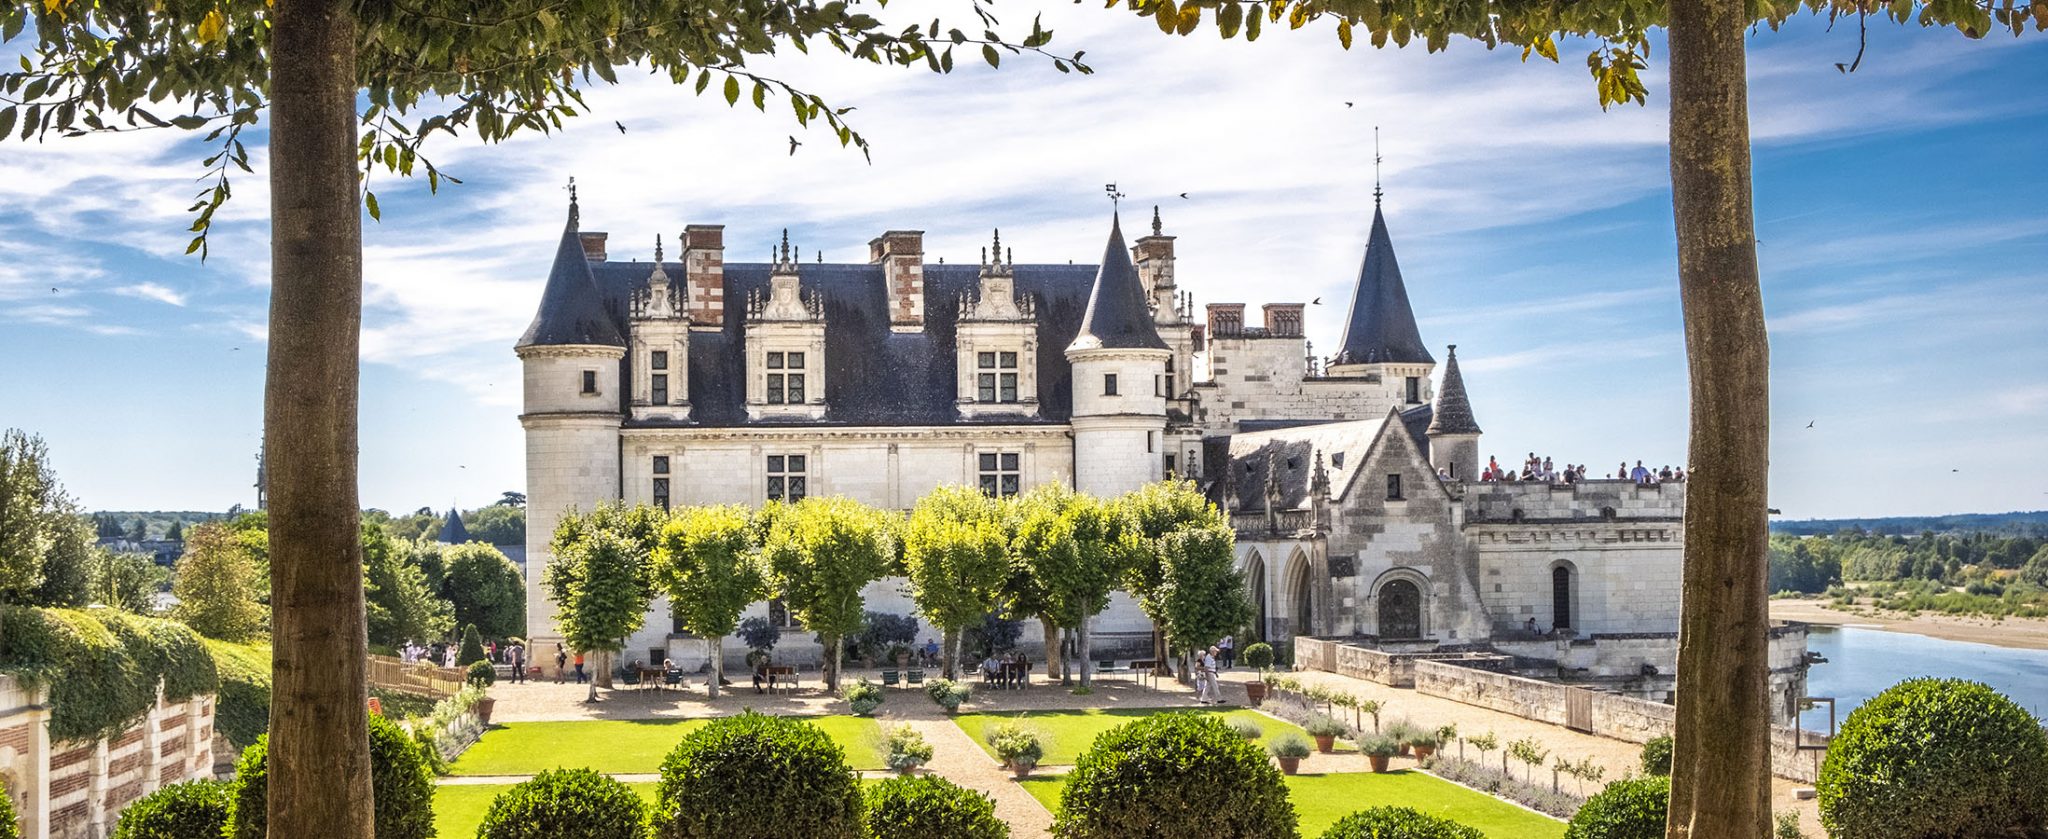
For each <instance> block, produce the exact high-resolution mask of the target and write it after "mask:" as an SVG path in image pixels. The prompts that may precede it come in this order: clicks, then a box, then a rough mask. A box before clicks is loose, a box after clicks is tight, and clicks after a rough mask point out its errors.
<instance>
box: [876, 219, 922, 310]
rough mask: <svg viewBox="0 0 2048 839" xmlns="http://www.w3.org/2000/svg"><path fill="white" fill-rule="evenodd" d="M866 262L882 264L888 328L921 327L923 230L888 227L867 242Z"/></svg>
mask: <svg viewBox="0 0 2048 839" xmlns="http://www.w3.org/2000/svg"><path fill="white" fill-rule="evenodd" d="M868 262H869V263H871V264H875V265H880V266H882V282H883V284H884V286H885V287H886V288H887V289H888V292H889V328H890V329H891V330H893V331H896V332H920V331H923V330H924V231H922V230H891V231H888V232H886V233H883V234H882V235H881V237H880V238H877V239H874V240H873V241H870V242H868Z"/></svg>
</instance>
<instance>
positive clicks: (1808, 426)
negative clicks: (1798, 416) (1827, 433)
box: [1806, 420, 1820, 428]
mask: <svg viewBox="0 0 2048 839" xmlns="http://www.w3.org/2000/svg"><path fill="white" fill-rule="evenodd" d="M1816 422H1820V420H1807V421H1806V427H1807V428H1812V427H1813V424H1814V423H1816Z"/></svg>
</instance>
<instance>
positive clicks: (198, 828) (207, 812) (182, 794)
mask: <svg viewBox="0 0 2048 839" xmlns="http://www.w3.org/2000/svg"><path fill="white" fill-rule="evenodd" d="M234 801H235V798H234V790H233V788H232V785H231V784H229V783H227V782H226V781H205V780H202V781H187V782H185V783H182V784H172V785H170V786H167V787H164V788H162V789H159V790H157V791H156V792H152V793H150V794H148V795H145V796H143V797H141V798H138V799H135V802H134V803H132V804H129V805H128V809H126V810H122V811H121V821H120V823H119V824H118V825H116V826H115V827H114V834H113V839H212V837H218V836H220V835H221V830H222V829H223V828H224V827H226V826H227V823H228V810H229V809H231V808H232V807H233V806H234Z"/></svg>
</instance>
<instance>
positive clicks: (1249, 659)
mask: <svg viewBox="0 0 2048 839" xmlns="http://www.w3.org/2000/svg"><path fill="white" fill-rule="evenodd" d="M1244 663H1246V664H1249V665H1251V666H1252V667H1253V668H1254V669H1257V670H1258V671H1259V678H1256V679H1253V680H1251V681H1249V682H1245V683H1244V698H1245V700H1246V701H1247V702H1249V703H1250V704H1251V706H1252V707H1254V708H1257V707H1259V703H1261V702H1264V701H1266V671H1268V670H1270V669H1272V667H1273V645H1271V644H1267V643H1265V642H1263V641H1262V642H1260V643H1257V644H1253V645H1251V646H1249V647H1246V648H1244Z"/></svg>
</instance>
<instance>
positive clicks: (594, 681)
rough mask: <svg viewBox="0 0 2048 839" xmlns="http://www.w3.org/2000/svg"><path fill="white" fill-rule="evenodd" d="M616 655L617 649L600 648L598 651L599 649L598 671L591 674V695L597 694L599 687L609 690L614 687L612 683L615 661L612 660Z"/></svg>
mask: <svg viewBox="0 0 2048 839" xmlns="http://www.w3.org/2000/svg"><path fill="white" fill-rule="evenodd" d="M614 655H615V651H613V650H598V651H597V672H596V673H592V674H591V675H590V695H591V696H593V697H595V696H597V689H598V688H605V689H607V690H609V689H610V688H612V687H613V685H612V666H613V661H612V657H613V656H614Z"/></svg>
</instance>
